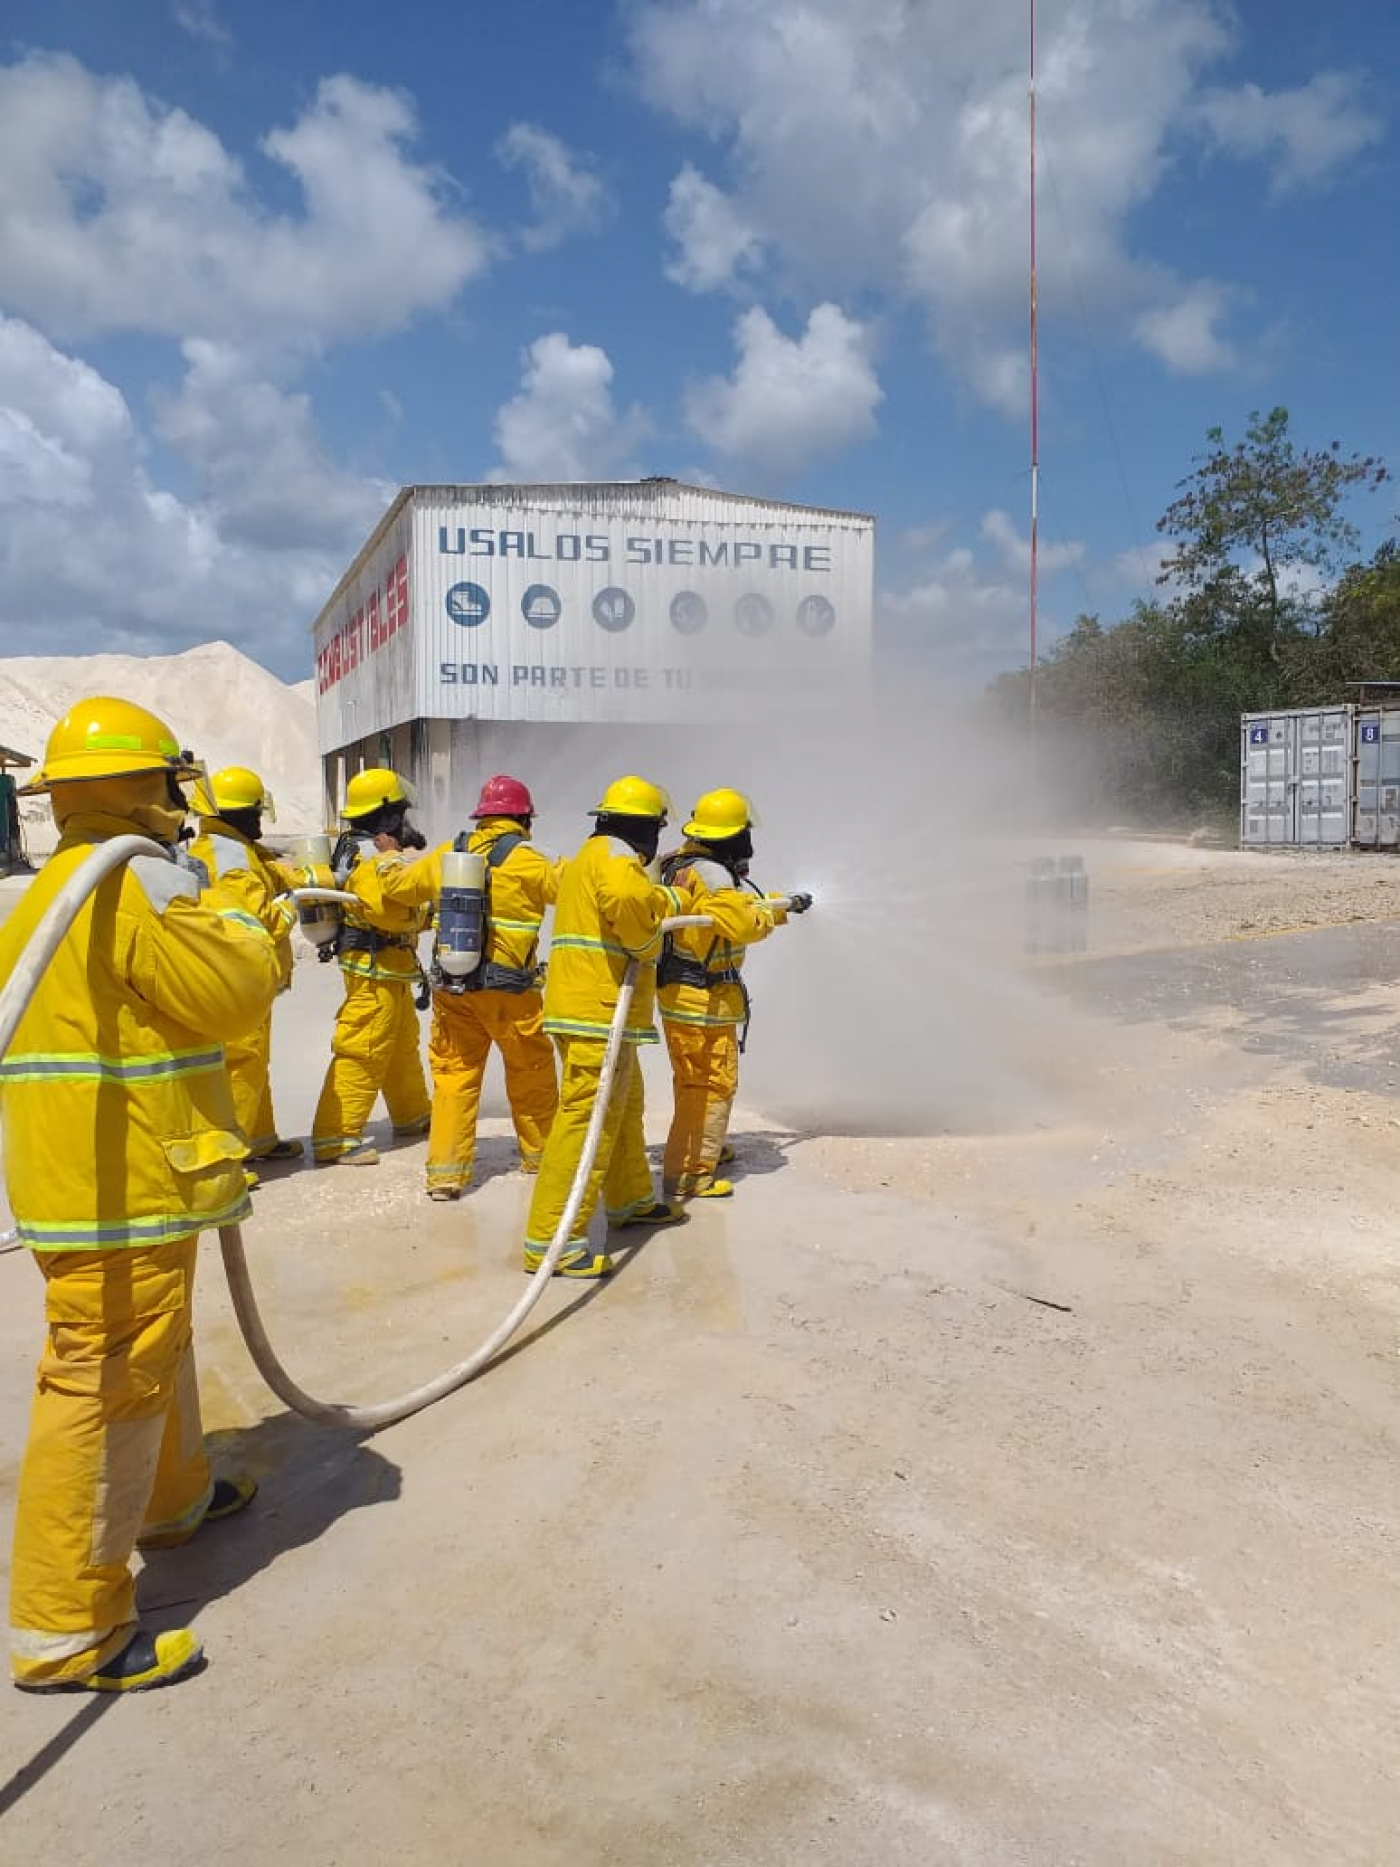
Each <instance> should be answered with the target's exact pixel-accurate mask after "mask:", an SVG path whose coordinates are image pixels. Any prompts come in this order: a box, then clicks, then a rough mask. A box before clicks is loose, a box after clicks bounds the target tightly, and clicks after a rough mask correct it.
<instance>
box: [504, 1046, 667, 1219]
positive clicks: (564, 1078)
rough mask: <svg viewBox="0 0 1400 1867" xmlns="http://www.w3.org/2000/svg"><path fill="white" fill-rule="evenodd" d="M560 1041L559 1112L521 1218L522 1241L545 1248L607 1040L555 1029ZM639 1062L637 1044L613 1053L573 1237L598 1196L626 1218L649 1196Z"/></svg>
mask: <svg viewBox="0 0 1400 1867" xmlns="http://www.w3.org/2000/svg"><path fill="white" fill-rule="evenodd" d="M554 1041H555V1043H556V1044H557V1045H558V1046H559V1058H560V1083H559V1112H558V1114H557V1115H556V1116H555V1117H554V1126H553V1127H552V1128H551V1129H550V1131H549V1139H548V1140H547V1141H546V1142H545V1147H544V1160H543V1161H542V1162H541V1164H540V1176H539V1179H538V1180H536V1182H535V1193H534V1197H533V1199H532V1200H531V1201H530V1216H529V1219H528V1220H527V1221H526V1227H525V1243H526V1245H527V1246H528V1247H529V1248H530V1249H532V1250H539V1251H543V1250H546V1249H547V1248H548V1246H549V1244H550V1241H551V1240H552V1239H553V1237H554V1234H555V1232H556V1231H557V1230H558V1229H559V1221H560V1219H562V1218H563V1216H564V1207H565V1206H566V1205H567V1204H568V1199H569V1188H570V1187H571V1186H572V1185H573V1183H574V1172H575V1169H576V1168H577V1167H578V1163H579V1160H580V1158H581V1156H582V1154H583V1143H584V1138H585V1136H586V1135H587V1133H588V1124H589V1121H590V1119H591V1118H592V1115H593V1104H594V1102H595V1101H596V1100H597V1096H598V1083H599V1079H600V1077H601V1075H602V1071H603V1053H604V1051H605V1050H606V1048H607V1046H606V1045H605V1044H601V1043H598V1042H596V1041H595V1040H594V1039H592V1038H580V1037H556V1038H555V1040H554ZM644 1112H645V1111H644V1104H643V1098H642V1069H641V1064H640V1062H639V1061H638V1058H637V1047H636V1045H635V1044H624V1045H623V1046H622V1050H621V1053H620V1055H619V1057H618V1060H617V1072H616V1074H615V1075H614V1077H613V1086H612V1094H611V1095H610V1096H609V1098H608V1109H607V1114H606V1116H605V1117H604V1120H603V1133H602V1138H601V1140H600V1141H599V1143H598V1153H597V1157H596V1159H595V1160H594V1162H593V1171H592V1173H591V1174H589V1176H588V1185H587V1187H586V1188H585V1190H584V1196H583V1203H582V1204H581V1205H580V1207H579V1210H578V1217H577V1218H576V1219H575V1221H574V1227H573V1231H572V1232H571V1233H570V1237H571V1239H575V1240H582V1239H583V1238H585V1237H586V1236H587V1234H588V1221H589V1220H590V1219H591V1218H592V1216H593V1212H594V1209H595V1208H596V1206H597V1204H598V1200H599V1197H600V1196H601V1197H602V1200H603V1203H604V1206H605V1208H606V1210H607V1215H608V1217H609V1218H610V1219H625V1218H627V1217H628V1216H629V1215H630V1214H631V1213H634V1212H640V1211H641V1210H642V1208H643V1207H644V1206H649V1205H650V1204H651V1202H652V1200H653V1198H654V1197H655V1194H654V1192H653V1189H652V1181H651V1163H650V1162H649V1161H648V1159H647V1146H646V1135H645V1133H644V1132H643V1116H644Z"/></svg>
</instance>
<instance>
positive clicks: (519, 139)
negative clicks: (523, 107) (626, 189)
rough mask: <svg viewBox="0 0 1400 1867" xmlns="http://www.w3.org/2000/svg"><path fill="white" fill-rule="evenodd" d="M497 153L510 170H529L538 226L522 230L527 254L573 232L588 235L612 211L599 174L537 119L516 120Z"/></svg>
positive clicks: (610, 201)
mask: <svg viewBox="0 0 1400 1867" xmlns="http://www.w3.org/2000/svg"><path fill="white" fill-rule="evenodd" d="M496 155H497V158H498V159H499V160H500V161H501V162H502V163H503V164H504V165H505V167H506V168H508V169H522V170H523V171H524V173H525V185H526V187H527V189H528V190H529V195H530V206H531V209H532V211H533V213H534V216H535V224H534V225H533V226H532V227H527V228H525V229H524V231H523V232H522V233H521V234H520V244H521V245H522V246H523V247H524V248H525V249H526V251H527V252H532V253H539V252H543V251H545V249H546V248H548V247H551V246H558V245H559V243H560V241H561V240H567V239H568V238H569V237H570V235H571V234H576V233H590V232H591V231H592V230H593V229H594V228H595V227H597V226H599V225H600V224H601V222H602V221H603V220H604V219H605V217H606V216H607V215H608V213H609V212H610V211H611V209H612V199H611V196H610V195H609V194H608V191H607V189H606V188H605V187H604V185H603V183H602V181H601V180H600V179H599V177H598V176H597V175H595V174H594V173H593V172H592V171H591V170H590V169H589V168H587V167H586V166H585V165H584V164H583V163H582V162H580V161H578V160H577V159H576V158H575V157H574V156H573V155H571V154H570V152H569V150H568V148H567V147H566V146H565V144H563V143H562V142H561V141H560V140H559V138H558V137H557V136H551V135H550V133H549V131H548V130H543V129H541V128H540V127H539V125H538V124H536V123H512V124H511V126H510V128H509V129H508V130H507V131H506V133H505V135H504V136H503V137H502V138H501V139H500V141H499V142H498V143H497V144H496Z"/></svg>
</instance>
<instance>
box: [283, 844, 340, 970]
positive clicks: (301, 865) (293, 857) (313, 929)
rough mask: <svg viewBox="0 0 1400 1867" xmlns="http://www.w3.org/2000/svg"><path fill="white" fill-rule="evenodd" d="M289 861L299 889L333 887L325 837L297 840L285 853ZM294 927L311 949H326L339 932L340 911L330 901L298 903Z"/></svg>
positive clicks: (332, 876) (329, 854)
mask: <svg viewBox="0 0 1400 1867" xmlns="http://www.w3.org/2000/svg"><path fill="white" fill-rule="evenodd" d="M288 861H289V864H290V867H291V868H292V870H293V871H294V873H295V875H296V879H297V886H298V887H299V888H334V887H335V876H334V875H333V874H332V873H331V839H330V838H329V837H328V836H299V837H297V838H296V840H295V841H294V842H293V844H292V846H291V849H290V850H289V852H288ZM297 925H298V926H299V927H300V928H301V931H302V934H303V935H304V937H305V938H306V939H307V940H309V941H310V942H311V944H312V946H316V947H321V946H328V945H329V944H330V942H331V941H332V940H334V939H335V937H336V934H337V933H338V932H339V931H340V909H339V908H338V907H337V906H336V905H335V903H334V902H333V901H301V902H298V904H297Z"/></svg>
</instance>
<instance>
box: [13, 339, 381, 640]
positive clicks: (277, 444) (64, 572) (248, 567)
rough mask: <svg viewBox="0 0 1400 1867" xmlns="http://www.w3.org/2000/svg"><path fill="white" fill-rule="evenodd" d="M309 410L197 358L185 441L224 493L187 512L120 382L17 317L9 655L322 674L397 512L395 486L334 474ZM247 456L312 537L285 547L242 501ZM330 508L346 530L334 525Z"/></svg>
mask: <svg viewBox="0 0 1400 1867" xmlns="http://www.w3.org/2000/svg"><path fill="white" fill-rule="evenodd" d="M297 402H298V398H285V399H282V400H280V401H279V399H278V395H277V392H276V391H275V390H274V389H273V388H272V387H271V386H270V385H268V384H264V383H259V382H258V381H256V380H255V379H253V378H252V377H250V376H249V375H248V374H247V373H246V372H240V370H239V368H238V366H237V365H236V362H235V360H234V359H233V358H232V357H230V356H228V355H227V354H223V353H209V354H202V353H201V352H200V351H199V350H198V348H196V349H195V352H194V354H193V355H192V357H191V374H190V380H189V381H188V382H187V384H186V386H185V388H184V389H183V390H182V391H181V395H180V397H179V398H178V399H177V402H176V403H175V404H173V405H172V409H171V411H169V412H168V418H169V432H168V436H167V438H168V440H169V441H170V443H171V444H172V445H174V446H177V447H179V448H180V449H182V450H184V451H186V452H187V454H188V457H189V458H190V460H191V461H192V462H193V464H194V466H195V468H196V471H197V473H198V474H199V475H200V477H201V478H202V479H204V480H205V481H206V482H207V486H206V493H205V496H203V497H201V498H198V499H194V500H188V499H184V498H181V497H179V496H177V495H176V494H175V493H173V492H171V491H170V490H168V489H167V488H164V487H161V486H160V485H158V484H156V482H155V481H154V480H153V478H152V476H151V473H150V470H149V467H148V462H147V450H146V448H145V445H144V443H143V440H142V437H141V434H140V432H139V430H138V428H137V426H136V423H135V422H134V420H133V418H132V413H131V410H130V408H129V407H128V405H127V403H126V401H125V399H124V397H123V396H122V395H121V394H120V392H119V391H118V390H117V389H116V388H115V387H114V386H113V385H112V384H111V383H110V382H108V381H106V380H105V379H104V378H103V377H102V376H101V375H99V374H98V372H97V371H96V370H94V369H92V368H91V367H90V366H89V365H88V364H86V363H84V362H81V361H79V360H78V359H76V358H74V357H71V356H66V355H64V354H63V353H62V352H61V351H59V350H56V349H55V348H54V347H53V346H52V345H51V344H50V343H49V342H48V341H47V339H45V338H44V337H43V336H41V335H40V333H39V332H38V331H36V330H34V329H33V328H32V327H31V326H29V325H27V324H25V323H23V322H21V321H20V320H19V319H16V318H4V317H0V642H3V643H4V646H5V651H6V653H9V654H91V653H96V652H98V651H101V650H122V651H125V652H129V653H134V654H143V653H153V652H157V651H159V650H161V649H166V648H169V647H170V646H171V645H172V644H175V645H183V644H184V643H186V642H188V641H189V640H190V639H191V636H194V637H196V638H197V639H200V640H209V639H212V638H216V637H222V638H224V639H226V640H228V641H230V642H233V643H235V644H236V645H237V646H239V647H241V648H242V649H243V650H244V651H245V652H246V653H248V654H250V655H252V656H254V657H255V658H256V659H259V660H261V661H263V662H265V663H266V664H267V665H268V666H270V667H274V668H277V669H279V670H280V671H282V672H284V673H287V674H291V675H293V676H295V675H296V674H299V673H301V672H302V671H304V669H305V666H306V660H307V635H306V631H307V628H308V626H309V625H310V623H311V621H312V619H313V618H314V616H315V615H316V613H317V611H318V610H319V608H320V606H321V604H322V603H323V602H324V601H325V598H326V597H327V595H329V593H330V591H331V589H332V588H333V586H334V583H335V580H336V578H337V577H338V576H339V575H340V573H341V571H342V570H343V568H344V566H345V563H346V562H347V561H348V558H349V556H350V555H351V553H352V552H353V551H354V550H355V549H356V548H357V547H358V546H359V544H361V543H362V542H363V536H364V531H365V529H366V528H367V525H368V523H369V522H371V521H372V520H373V518H375V517H377V516H378V514H379V511H380V510H382V506H383V503H384V501H383V492H384V489H383V488H382V487H379V486H376V485H374V484H373V483H360V484H359V487H358V492H356V489H355V487H354V486H353V485H352V484H351V483H349V482H347V481H346V480H345V478H344V476H341V475H338V474H336V473H335V472H334V471H333V470H331V469H328V468H327V467H326V466H325V462H324V460H323V459H321V458H320V456H319V455H318V452H317V450H316V448H315V445H314V436H313V435H312V433H311V431H310V425H309V418H308V416H307V414H306V411H305V409H304V408H302V409H298V407H297ZM223 427H227V428H228V429H229V431H230V435H229V438H228V439H227V440H221V439H220V429H221V428H223ZM260 442H261V443H262V444H263V451H261V452H260V451H259V443H260ZM226 447H227V448H228V449H229V450H230V451H229V453H226V452H225V448H226ZM238 458H241V460H242V469H243V471H244V473H245V474H246V475H247V477H248V478H249V479H250V480H253V481H256V480H257V478H258V477H259V475H260V474H261V473H263V472H264V471H266V472H267V474H268V484H269V487H270V488H273V489H275V490H276V493H277V495H278V497H282V498H285V499H286V501H287V502H288V508H287V509H288V511H289V512H295V513H296V514H297V515H298V516H299V517H300V519H301V521H302V523H301V525H300V526H290V527H289V528H288V531H287V534H286V535H285V536H284V537H282V538H280V539H279V538H276V537H272V536H269V535H267V530H266V525H264V528H263V532H262V533H261V534H260V531H259V525H258V523H257V520H258V511H257V500H256V495H254V494H252V493H249V492H247V491H245V492H244V493H243V494H242V495H240V494H239V493H238V491H237V488H236V472H235V468H234V461H235V460H236V459H238ZM270 511H271V507H270V504H269V505H268V506H267V507H265V509H264V513H263V518H264V520H266V519H267V518H268V516H269V515H270ZM326 511H329V512H330V513H331V514H333V517H332V518H329V519H324V520H322V519H319V518H318V514H320V513H322V512H326Z"/></svg>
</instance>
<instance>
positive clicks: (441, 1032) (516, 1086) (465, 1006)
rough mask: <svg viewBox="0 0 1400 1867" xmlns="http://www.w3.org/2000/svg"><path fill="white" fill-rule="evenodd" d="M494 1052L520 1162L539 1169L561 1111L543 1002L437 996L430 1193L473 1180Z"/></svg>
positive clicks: (509, 996)
mask: <svg viewBox="0 0 1400 1867" xmlns="http://www.w3.org/2000/svg"><path fill="white" fill-rule="evenodd" d="M492 1044H495V1045H496V1047H497V1049H498V1050H499V1051H500V1053H501V1063H502V1065H503V1066H504V1069H505V1077H506V1096H507V1098H508V1099H509V1101H510V1112H511V1119H512V1120H513V1122H514V1124H515V1136H516V1139H517V1141H518V1142H519V1143H520V1154H521V1158H522V1159H523V1160H527V1161H530V1162H532V1163H535V1164H538V1161H539V1157H540V1155H541V1153H542V1151H543V1149H544V1144H545V1140H546V1139H547V1137H548V1135H549V1130H550V1127H551V1125H552V1123H553V1121H554V1111H555V1109H556V1108H557V1107H558V1105H559V1083H558V1078H557V1077H556V1075H555V1070H554V1046H553V1044H551V1043H550V1041H549V1039H548V1038H547V1037H546V1036H545V1034H544V1001H543V999H542V998H541V996H540V994H539V993H538V992H461V993H450V992H436V993H434V995H433V1023H432V1031H431V1034H430V1035H429V1038H428V1067H429V1068H430V1069H431V1071H432V1076H433V1121H432V1127H431V1129H430V1130H429V1134H428V1165H427V1183H428V1185H429V1186H430V1187H432V1186H465V1185H466V1184H467V1182H468V1181H469V1180H470V1179H471V1177H472V1162H473V1161H474V1159H475V1157H476V1123H477V1115H478V1113H479V1111H480V1107H481V1083H482V1078H483V1077H484V1076H485V1074H486V1063H487V1059H488V1058H489V1057H490V1055H491V1046H492Z"/></svg>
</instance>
